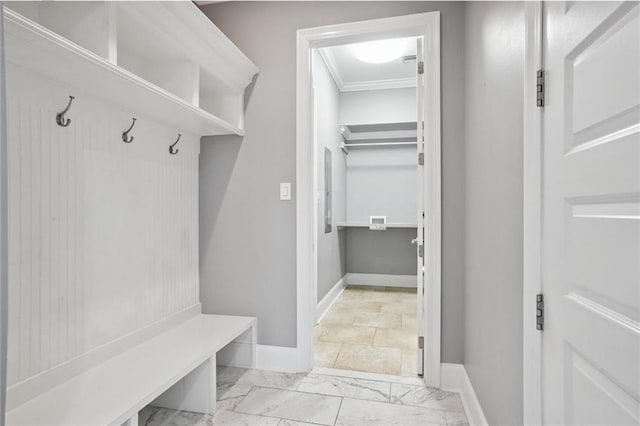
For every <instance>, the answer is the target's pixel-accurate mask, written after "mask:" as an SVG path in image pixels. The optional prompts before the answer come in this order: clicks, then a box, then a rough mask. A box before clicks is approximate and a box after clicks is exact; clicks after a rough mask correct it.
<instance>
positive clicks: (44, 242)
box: [7, 65, 200, 388]
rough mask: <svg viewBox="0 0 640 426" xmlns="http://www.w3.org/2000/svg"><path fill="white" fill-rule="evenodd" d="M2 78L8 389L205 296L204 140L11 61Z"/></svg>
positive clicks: (173, 312)
mask: <svg viewBox="0 0 640 426" xmlns="http://www.w3.org/2000/svg"><path fill="white" fill-rule="evenodd" d="M7 81H8V84H7V87H8V93H7V95H8V102H7V104H8V135H9V136H8V141H9V146H8V151H9V152H8V160H9V161H8V169H9V179H8V181H9V188H8V190H9V212H8V213H9V236H8V237H9V328H8V332H9V345H8V350H9V353H8V380H7V384H8V386H9V387H10V388H11V386H15V385H16V384H20V383H24V382H25V381H28V380H29V379H32V378H34V377H35V376H37V375H41V374H42V373H43V372H46V371H48V370H51V369H54V368H55V367H57V366H60V365H61V364H63V363H65V362H68V361H70V360H73V359H77V358H78V357H81V356H82V355H83V354H86V353H87V352H89V351H91V350H93V349H96V348H99V347H101V346H104V345H106V344H108V343H110V342H113V341H114V340H116V339H119V338H122V337H123V336H126V335H129V334H131V333H134V332H136V331H138V330H140V329H142V328H145V327H148V326H150V325H152V324H155V323H158V322H160V321H162V320H163V319H166V318H168V317H170V316H172V315H175V314H177V313H179V312H182V311H184V310H185V309H188V308H190V307H193V306H194V305H197V304H198V303H199V278H198V198H197V197H198V154H199V149H200V142H199V138H198V137H197V136H195V135H190V134H185V133H184V130H185V129H173V128H169V127H167V126H165V125H163V124H161V123H154V122H152V121H149V120H146V119H145V117H144V111H123V110H121V109H119V108H118V107H117V106H114V105H107V104H105V103H103V102H101V101H100V100H99V99H93V98H91V97H89V96H88V95H86V94H85V93H83V92H82V90H80V89H79V88H74V87H68V86H65V85H62V84H59V83H57V82H55V81H52V80H49V79H47V78H46V77H44V76H42V75H40V74H37V73H32V72H29V71H26V70H24V69H20V68H18V67H16V66H15V65H9V67H8V70H7ZM97 83H98V82H97ZM69 95H74V96H75V97H76V99H75V100H74V102H73V104H72V106H71V109H70V111H69V113H68V117H69V118H71V120H72V121H71V125H70V126H69V127H60V126H58V125H57V124H56V121H55V115H56V113H57V112H58V111H60V110H62V109H64V107H65V105H66V103H67V101H68V96H69ZM133 116H135V117H137V118H138V121H137V123H136V126H135V127H134V129H133V131H132V132H131V134H132V135H133V136H134V141H133V143H131V144H125V143H123V142H122V139H121V134H122V131H123V130H125V129H126V128H128V127H129V125H130V124H131V118H132V117H133ZM178 132H182V133H183V136H182V138H181V139H180V142H179V143H178V145H177V146H176V147H177V148H178V149H179V150H180V151H179V154H178V155H170V154H169V152H168V146H169V145H170V144H172V143H173V142H174V141H175V139H176V137H177V133H178Z"/></svg>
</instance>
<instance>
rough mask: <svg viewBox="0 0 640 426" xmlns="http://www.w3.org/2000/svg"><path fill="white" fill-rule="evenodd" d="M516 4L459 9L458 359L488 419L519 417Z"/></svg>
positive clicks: (519, 61) (519, 52)
mask: <svg viewBox="0 0 640 426" xmlns="http://www.w3.org/2000/svg"><path fill="white" fill-rule="evenodd" d="M523 11H524V9H523V4H522V3H502V2H497V3H479V2H478V3H474V2H471V3H469V4H468V5H467V16H466V31H467V37H466V39H467V43H466V44H467V45H466V64H467V73H466V76H467V77H466V126H465V127H466V140H467V187H466V206H467V210H466V218H467V226H466V285H465V303H464V307H465V344H464V362H465V367H466V369H467V372H468V374H469V377H470V378H471V382H472V384H473V387H474V389H475V391H476V393H477V395H478V398H479V400H480V403H481V405H482V407H483V409H484V413H485V415H486V416H487V420H488V421H489V424H491V425H516V424H522V421H523V417H522V135H523V127H522V117H523V111H522V103H523V95H522V94H523V90H524V89H523V75H524V67H523V64H524V12H523Z"/></svg>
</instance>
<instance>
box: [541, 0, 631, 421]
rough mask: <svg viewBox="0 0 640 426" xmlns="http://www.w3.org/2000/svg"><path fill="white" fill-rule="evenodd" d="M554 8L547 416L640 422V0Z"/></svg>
mask: <svg viewBox="0 0 640 426" xmlns="http://www.w3.org/2000/svg"><path fill="white" fill-rule="evenodd" d="M544 8H545V12H544V19H545V21H544V28H545V30H544V31H545V44H544V63H545V66H544V68H545V75H546V82H545V83H546V99H545V106H544V110H543V113H542V116H543V133H542V135H543V141H542V143H543V145H542V146H543V151H542V152H543V167H542V177H543V179H542V180H543V186H542V188H543V196H542V206H543V207H542V214H543V216H542V227H543V230H542V288H543V293H544V298H545V323H544V331H543V332H542V336H543V338H542V410H543V413H542V415H543V423H544V424H546V425H563V424H571V425H574V424H575V425H630V424H638V423H640V14H639V11H640V3H618V2H616V3H605V2H597V3H596V2H584V3H583V2H548V3H545V6H544ZM532 302H533V301H532Z"/></svg>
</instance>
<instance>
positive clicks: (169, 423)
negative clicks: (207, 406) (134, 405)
mask: <svg viewBox="0 0 640 426" xmlns="http://www.w3.org/2000/svg"><path fill="white" fill-rule="evenodd" d="M138 424H139V425H140V426H211V425H213V424H214V423H213V418H212V416H210V415H208V414H202V413H193V412H190V411H178V410H170V409H167V408H160V407H153V406H151V405H148V406H146V407H144V408H143V409H142V410H140V413H139V414H138Z"/></svg>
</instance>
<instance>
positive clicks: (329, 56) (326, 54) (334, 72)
mask: <svg viewBox="0 0 640 426" xmlns="http://www.w3.org/2000/svg"><path fill="white" fill-rule="evenodd" d="M318 53H319V54H320V57H321V58H322V60H323V61H324V64H325V65H326V66H327V70H329V74H331V77H332V78H333V82H334V83H336V86H338V90H339V91H341V92H342V91H343V90H344V81H342V76H341V75H340V70H339V69H338V66H337V65H336V58H335V56H333V52H331V50H329V49H318Z"/></svg>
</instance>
